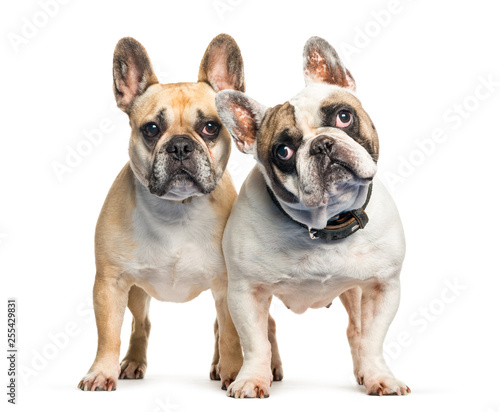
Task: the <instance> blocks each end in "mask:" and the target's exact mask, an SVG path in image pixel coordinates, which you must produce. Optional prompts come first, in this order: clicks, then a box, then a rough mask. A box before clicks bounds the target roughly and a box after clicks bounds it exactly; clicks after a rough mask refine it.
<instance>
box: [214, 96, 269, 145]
mask: <svg viewBox="0 0 500 412" xmlns="http://www.w3.org/2000/svg"><path fill="white" fill-rule="evenodd" d="M215 104H216V106H217V113H218V114H219V117H220V119H221V120H222V123H224V126H226V128H227V130H229V133H230V134H231V136H232V138H233V140H234V142H235V143H236V146H237V147H238V149H239V150H240V151H241V152H243V153H251V152H253V151H254V148H255V141H256V139H257V133H258V130H259V128H260V126H261V123H262V119H263V118H264V114H265V113H266V107H265V106H263V105H261V104H260V103H258V102H256V101H255V100H253V99H251V98H250V97H248V96H247V95H245V94H244V93H241V92H238V91H234V90H224V91H222V92H220V93H217V96H216V97H215Z"/></svg>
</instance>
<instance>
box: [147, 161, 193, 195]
mask: <svg viewBox="0 0 500 412" xmlns="http://www.w3.org/2000/svg"><path fill="white" fill-rule="evenodd" d="M169 175H170V176H169V177H167V178H166V179H165V178H164V179H161V177H160V176H155V175H152V176H151V178H150V179H149V191H150V192H151V194H154V195H156V196H159V197H162V196H164V195H165V194H167V193H169V194H172V195H174V196H183V195H185V196H193V195H195V194H197V193H200V192H202V188H201V186H200V184H199V182H198V180H197V179H196V177H195V176H194V175H193V174H192V173H191V172H190V171H189V170H187V169H184V168H179V169H178V170H176V171H174V172H171V173H169Z"/></svg>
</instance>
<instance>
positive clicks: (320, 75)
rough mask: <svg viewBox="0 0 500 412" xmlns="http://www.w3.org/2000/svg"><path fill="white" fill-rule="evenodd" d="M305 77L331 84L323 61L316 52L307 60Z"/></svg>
mask: <svg viewBox="0 0 500 412" xmlns="http://www.w3.org/2000/svg"><path fill="white" fill-rule="evenodd" d="M307 62H308V64H307V69H306V75H307V76H309V77H311V78H314V79H316V81H320V82H325V83H331V80H332V75H331V73H330V72H329V70H328V65H327V64H326V61H325V59H324V58H323V56H322V55H321V54H319V53H318V52H316V51H315V52H314V53H312V54H311V55H310V56H309V57H308V58H307Z"/></svg>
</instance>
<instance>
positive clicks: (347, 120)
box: [335, 110, 352, 127]
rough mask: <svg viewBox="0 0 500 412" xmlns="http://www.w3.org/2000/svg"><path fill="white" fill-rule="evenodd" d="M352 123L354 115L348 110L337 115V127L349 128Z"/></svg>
mask: <svg viewBox="0 0 500 412" xmlns="http://www.w3.org/2000/svg"><path fill="white" fill-rule="evenodd" d="M351 123H352V114H351V113H350V112H349V111H347V110H341V111H340V112H338V113H337V119H336V120H335V127H348V126H350V125H351Z"/></svg>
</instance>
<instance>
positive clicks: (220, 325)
mask: <svg viewBox="0 0 500 412" xmlns="http://www.w3.org/2000/svg"><path fill="white" fill-rule="evenodd" d="M212 294H213V296H214V299H215V308H216V310H217V321H216V327H217V329H216V331H215V332H216V333H215V339H216V340H217V341H218V342H216V345H217V344H218V355H219V358H218V359H217V375H218V376H219V377H220V380H221V381H222V389H227V388H228V386H229V385H230V383H231V382H233V381H234V379H235V378H236V375H238V372H239V371H240V368H241V364H242V363H243V354H242V353H241V344H240V339H239V337H238V332H236V329H235V327H234V324H233V321H232V319H231V315H230V314H229V309H228V306H227V286H226V284H225V282H224V284H223V285H218V286H217V287H213V288H212ZM216 351H217V350H216ZM214 358H215V356H214ZM214 361H215V359H214Z"/></svg>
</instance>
